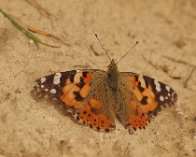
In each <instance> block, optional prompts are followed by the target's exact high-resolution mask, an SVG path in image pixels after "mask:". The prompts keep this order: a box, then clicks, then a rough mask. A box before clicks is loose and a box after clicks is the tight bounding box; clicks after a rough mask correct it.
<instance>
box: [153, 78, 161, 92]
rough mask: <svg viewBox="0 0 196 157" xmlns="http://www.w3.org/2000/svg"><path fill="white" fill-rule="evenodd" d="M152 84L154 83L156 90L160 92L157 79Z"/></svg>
mask: <svg viewBox="0 0 196 157" xmlns="http://www.w3.org/2000/svg"><path fill="white" fill-rule="evenodd" d="M154 84H155V87H156V90H157V91H158V92H160V91H161V85H160V83H159V81H157V80H154Z"/></svg>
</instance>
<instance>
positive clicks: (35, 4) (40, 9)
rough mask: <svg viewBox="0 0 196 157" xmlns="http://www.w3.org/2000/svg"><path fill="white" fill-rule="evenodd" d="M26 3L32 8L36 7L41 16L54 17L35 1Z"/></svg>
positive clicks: (29, 0) (31, 0)
mask: <svg viewBox="0 0 196 157" xmlns="http://www.w3.org/2000/svg"><path fill="white" fill-rule="evenodd" d="M24 1H26V2H27V3H28V4H29V5H31V6H32V7H34V8H35V9H36V10H37V11H38V12H39V13H40V14H42V15H47V16H48V17H50V16H51V15H52V14H51V13H50V12H49V11H47V10H46V9H45V8H43V7H42V6H41V5H40V4H38V3H37V2H36V1H35V0H24Z"/></svg>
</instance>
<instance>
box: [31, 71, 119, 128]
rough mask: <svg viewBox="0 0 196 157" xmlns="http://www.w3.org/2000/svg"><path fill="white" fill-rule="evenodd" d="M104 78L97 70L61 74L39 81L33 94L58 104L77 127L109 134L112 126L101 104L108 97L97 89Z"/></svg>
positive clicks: (102, 90) (110, 118) (45, 77)
mask: <svg viewBox="0 0 196 157" xmlns="http://www.w3.org/2000/svg"><path fill="white" fill-rule="evenodd" d="M104 76H105V72H104V71H101V70H96V69H91V70H72V71H66V72H60V73H56V74H52V75H48V76H44V77H42V78H40V79H38V80H37V81H36V82H37V85H36V86H35V90H34V93H35V94H36V97H40V98H42V97H45V96H46V97H48V99H52V100H56V101H58V102H59V104H62V106H63V108H64V109H65V110H66V111H68V112H70V113H71V114H72V116H73V117H74V119H75V120H76V121H78V122H79V123H82V124H83V125H85V126H89V127H90V128H92V129H95V130H97V131H106V132H109V131H113V130H114V129H115V124H114V120H113V118H112V117H111V116H110V115H109V114H108V113H106V112H105V108H104V106H105V105H104V104H105V101H102V100H103V99H104V98H105V97H107V96H106V93H105V91H104V90H105V88H104V87H102V88H101V87H100V86H101V84H102V83H103V77H104ZM102 86H103V85H102Z"/></svg>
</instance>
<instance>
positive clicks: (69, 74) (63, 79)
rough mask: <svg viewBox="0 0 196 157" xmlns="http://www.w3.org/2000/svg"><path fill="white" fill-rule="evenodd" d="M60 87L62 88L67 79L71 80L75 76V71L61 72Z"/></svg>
mask: <svg viewBox="0 0 196 157" xmlns="http://www.w3.org/2000/svg"><path fill="white" fill-rule="evenodd" d="M61 75H62V76H61V79H60V86H62V87H63V86H64V85H65V83H66V80H67V79H70V81H71V80H73V79H74V76H75V75H76V70H72V71H66V72H61Z"/></svg>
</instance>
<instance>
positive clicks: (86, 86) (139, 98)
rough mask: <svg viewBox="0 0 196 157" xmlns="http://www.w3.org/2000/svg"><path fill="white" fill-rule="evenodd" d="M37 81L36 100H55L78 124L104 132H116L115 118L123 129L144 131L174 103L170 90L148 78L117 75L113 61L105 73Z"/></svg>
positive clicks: (76, 72) (84, 72) (69, 73)
mask: <svg viewBox="0 0 196 157" xmlns="http://www.w3.org/2000/svg"><path fill="white" fill-rule="evenodd" d="M36 82H37V84H36V86H35V92H36V93H37V96H38V97H45V96H47V97H48V98H49V99H54V100H56V101H58V102H59V104H62V105H63V108H64V109H65V110H66V111H68V112H70V113H71V115H72V116H73V117H74V119H75V120H76V121H77V122H79V123H81V124H83V125H85V126H89V127H90V128H92V129H94V130H97V131H103V132H110V131H113V130H115V129H116V125H115V121H116V119H118V120H119V121H120V122H121V123H122V125H123V126H124V128H128V129H134V130H137V129H144V128H145V127H146V126H147V124H148V123H149V121H150V118H151V117H152V116H154V115H157V113H158V112H159V111H160V110H161V108H162V107H166V106H170V105H172V104H174V103H175V102H176V100H177V94H176V92H175V91H174V90H173V89H172V88H171V87H169V86H167V85H165V84H164V83H162V82H159V81H157V80H156V79H153V78H150V77H148V76H144V75H141V74H136V73H133V72H119V71H118V67H117V64H116V62H115V61H114V60H113V59H111V60H110V64H109V66H108V68H107V71H103V70H100V69H81V70H71V71H66V72H59V73H55V74H52V75H48V76H44V77H41V78H40V79H37V80H36Z"/></svg>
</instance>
